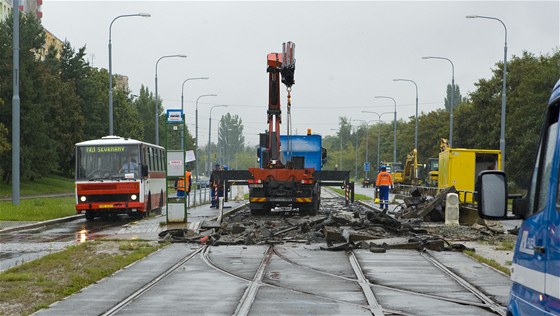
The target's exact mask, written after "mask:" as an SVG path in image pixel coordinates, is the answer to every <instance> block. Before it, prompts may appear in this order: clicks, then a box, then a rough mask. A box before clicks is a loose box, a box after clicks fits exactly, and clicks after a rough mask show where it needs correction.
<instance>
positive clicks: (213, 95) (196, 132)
mask: <svg viewBox="0 0 560 316" xmlns="http://www.w3.org/2000/svg"><path fill="white" fill-rule="evenodd" d="M217 96H218V95H217V94H203V95H201V96H199V97H198V98H196V107H195V115H194V116H195V127H194V130H195V139H196V146H194V156H195V157H196V160H195V169H196V173H195V179H196V180H198V100H200V98H204V97H217Z"/></svg>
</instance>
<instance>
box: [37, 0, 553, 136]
mask: <svg viewBox="0 0 560 316" xmlns="http://www.w3.org/2000/svg"><path fill="white" fill-rule="evenodd" d="M42 11H43V19H42V22H43V25H44V26H45V28H46V29H48V30H49V31H51V32H52V33H53V34H55V36H57V37H58V38H60V39H62V40H64V39H66V40H68V41H69V42H70V43H71V44H72V46H74V47H75V48H76V49H77V48H79V47H82V46H84V45H85V46H86V47H87V54H88V59H89V60H90V62H91V63H92V64H93V66H94V67H103V68H108V64H109V62H108V47H107V45H108V41H109V25H110V23H111V21H112V20H113V19H114V18H115V17H117V16H119V15H122V14H133V13H139V12H146V13H150V14H151V17H149V18H141V17H128V18H120V19H118V20H117V21H116V22H115V23H114V24H113V28H112V44H113V45H112V46H113V49H112V53H113V73H114V74H122V75H126V76H128V78H129V85H130V89H131V91H132V93H133V94H138V93H139V89H140V86H141V85H142V84H144V85H146V86H147V87H148V88H149V89H150V91H152V92H154V90H155V82H154V77H155V71H156V70H155V67H156V61H157V60H158V58H160V57H162V56H165V55H171V54H186V55H188V58H186V59H183V58H166V59H163V60H161V61H160V63H159V66H158V70H157V74H158V92H159V95H160V96H161V98H162V99H163V105H164V107H165V108H180V100H181V85H182V83H183V81H184V80H185V79H187V78H191V77H200V76H208V77H210V80H197V81H194V80H192V81H188V82H187V83H186V85H185V90H184V91H185V108H186V115H187V121H188V125H189V129H190V130H191V131H192V132H193V134H194V121H195V120H194V108H195V103H196V102H195V101H196V99H197V98H198V97H199V96H200V95H203V94H218V96H217V97H204V98H201V99H200V100H199V103H198V108H199V130H198V131H199V137H200V141H201V144H206V143H207V142H208V117H209V109H210V107H211V106H212V105H218V104H228V105H229V106H228V107H227V108H216V109H214V110H213V112H212V116H213V117H212V122H213V124H212V125H213V128H212V135H213V140H214V141H216V137H217V136H216V135H217V133H216V130H217V121H218V119H219V117H220V116H221V115H222V114H224V113H226V112H230V113H231V114H238V115H239V116H240V117H241V118H242V120H243V123H244V125H245V137H246V140H247V142H248V143H250V144H256V143H257V142H258V138H257V134H258V133H259V132H262V131H264V130H265V129H266V127H267V125H266V117H267V116H266V110H267V105H268V76H267V73H266V55H267V54H268V53H271V52H281V51H282V43H283V42H287V41H292V42H294V43H295V44H296V54H295V55H296V60H297V61H296V72H295V81H296V84H295V85H294V86H293V90H292V125H293V132H294V133H295V132H296V129H297V132H299V133H305V131H306V129H307V128H311V129H312V130H313V132H315V133H319V134H322V135H334V134H336V131H333V130H331V129H337V128H338V117H340V116H347V117H350V118H353V119H364V120H373V119H377V116H376V115H375V114H366V113H362V112H361V111H363V110H370V111H376V112H378V113H382V112H393V110H394V106H393V102H392V101H391V100H389V99H374V96H376V95H385V96H391V97H393V98H395V100H396V102H397V116H398V118H399V119H406V120H408V118H409V117H410V116H414V113H415V88H414V84H412V83H410V82H394V81H393V79H394V78H406V79H411V80H414V81H415V82H416V83H417V84H418V97H419V112H429V111H432V110H435V109H438V108H443V107H444V105H443V100H444V97H445V89H446V85H447V84H450V83H451V64H450V63H449V62H447V61H446V60H422V59H421V58H422V56H442V57H446V58H449V59H450V60H451V61H452V62H453V63H454V65H455V83H456V84H457V85H459V87H460V88H461V93H462V94H463V96H465V95H466V94H468V92H471V91H473V90H474V83H475V82H477V81H478V80H479V79H481V78H490V76H491V68H493V67H495V63H496V62H499V61H502V60H503V55H504V27H503V26H502V25H501V24H500V23H499V22H498V21H495V20H488V19H466V18H465V16H466V15H483V16H492V17H496V18H499V19H501V20H502V21H503V22H504V23H505V25H506V26H507V31H508V32H507V44H508V59H510V58H511V57H512V56H513V55H517V56H519V55H521V53H522V52H523V51H528V52H531V53H533V54H537V55H538V54H550V53H552V52H554V50H557V49H558V47H559V41H560V38H559V29H560V27H559V20H560V9H559V1H524V2H521V1H493V2H491V1H408V2H400V1H358V2H346V1H326V2H323V1H301V2H292V1H290V2H269V1H258V2H238V1H226V2H214V1H138V0H137V1H76V0H73V1H57V0H45V1H44V2H43V6H42ZM281 89H282V91H283V96H282V109H283V114H284V113H285V105H286V98H285V95H286V93H285V91H284V90H285V89H284V86H282V87H281ZM392 119H393V115H392V114H386V115H383V116H382V120H383V121H388V122H389V121H392ZM284 122H285V120H284ZM355 123H356V124H359V123H358V122H355ZM282 131H283V132H284V131H285V124H284V126H282Z"/></svg>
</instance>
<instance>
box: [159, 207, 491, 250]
mask: <svg viewBox="0 0 560 316" xmlns="http://www.w3.org/2000/svg"><path fill="white" fill-rule="evenodd" d="M422 225H424V222H423V221H422V220H420V219H411V220H403V219H395V218H393V217H392V216H390V215H388V214H386V213H385V212H382V211H378V210H372V209H370V208H367V207H365V206H362V205H361V204H359V203H355V204H353V205H351V206H349V207H340V205H339V204H338V203H336V202H335V201H331V200H328V199H325V200H323V201H322V204H321V209H320V211H319V213H318V214H317V215H316V216H299V215H298V214H297V213H293V212H292V213H289V212H273V214H272V215H268V216H253V215H251V213H250V210H249V209H248V208H245V209H243V210H240V211H238V212H237V213H235V214H232V215H230V216H226V217H225V218H224V220H223V222H222V223H221V225H220V226H219V227H213V228H209V229H207V230H202V231H200V232H193V231H188V230H180V229H178V230H167V231H164V232H162V233H160V237H161V240H162V241H171V242H193V243H207V244H211V245H214V246H219V245H262V244H282V243H302V244H307V245H310V244H320V247H319V248H320V249H322V250H328V251H342V250H347V249H369V250H370V251H372V252H385V251H386V250H387V249H415V250H422V249H431V250H436V251H444V250H451V251H462V250H464V249H465V248H466V247H465V246H463V245H462V244H453V243H451V242H449V241H447V240H454V239H455V238H454V237H458V236H459V235H462V234H465V231H464V229H461V228H448V229H441V230H438V229H436V228H434V227H422ZM210 226H212V225H210ZM214 226H216V225H214ZM440 226H441V225H440ZM202 227H203V228H204V227H205V225H204V224H203V225H202ZM468 231H469V234H471V235H472V239H473V240H474V239H476V238H480V237H481V236H482V237H484V236H485V234H489V235H497V234H500V232H498V229H496V231H492V230H488V229H487V228H486V227H485V226H483V225H481V228H480V230H479V231H477V230H474V231H473V228H472V227H469V228H468ZM469 234H466V235H467V236H470V235H469ZM469 239H470V237H469Z"/></svg>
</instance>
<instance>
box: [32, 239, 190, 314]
mask: <svg viewBox="0 0 560 316" xmlns="http://www.w3.org/2000/svg"><path fill="white" fill-rule="evenodd" d="M197 248H198V247H197V246H195V247H193V246H192V245H186V244H173V245H170V246H169V247H166V248H164V249H162V250H160V251H158V252H156V253H153V254H151V255H150V256H148V257H146V258H144V259H143V260H140V261H138V262H136V263H134V264H132V265H130V266H128V267H126V268H125V269H123V270H120V271H118V272H116V273H115V274H113V275H111V276H110V277H107V278H104V279H102V280H101V281H99V282H98V283H96V284H93V285H90V286H88V287H86V288H84V289H83V290H81V291H80V292H79V293H76V294H74V295H72V296H69V297H67V298H66V299H64V300H63V301H60V302H57V303H54V304H53V305H51V306H50V307H49V308H48V309H43V310H40V311H38V312H37V313H36V314H35V315H56V316H58V315H99V314H102V313H104V312H105V311H107V310H109V309H110V308H111V307H113V306H114V305H115V304H116V303H118V302H120V301H121V300H123V299H124V298H125V297H127V296H129V295H130V294H131V293H133V292H134V291H136V290H138V289H139V288H140V287H142V286H143V285H144V284H146V283H148V282H149V281H151V280H153V279H154V278H156V277H157V276H159V275H160V274H161V272H162V271H165V270H166V269H168V268H169V267H171V266H173V265H174V264H175V263H177V262H178V261H180V260H181V259H182V258H184V257H185V256H187V255H188V254H190V253H192V252H193V251H196V249H197Z"/></svg>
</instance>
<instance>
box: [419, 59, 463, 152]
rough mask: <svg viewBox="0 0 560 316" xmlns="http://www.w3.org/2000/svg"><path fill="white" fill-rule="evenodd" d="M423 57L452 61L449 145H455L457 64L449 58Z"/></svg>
mask: <svg viewBox="0 0 560 316" xmlns="http://www.w3.org/2000/svg"><path fill="white" fill-rule="evenodd" d="M422 59H444V60H447V61H448V62H450V63H451V106H450V107H449V147H453V110H454V109H455V65H453V62H452V61H451V60H450V59H449V58H445V57H436V56H426V57H422Z"/></svg>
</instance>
